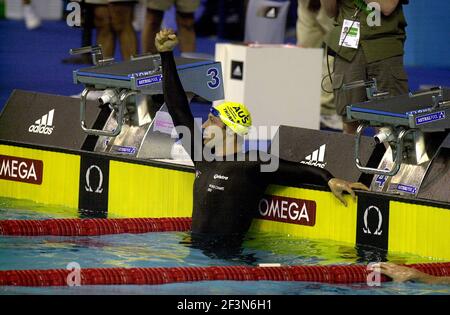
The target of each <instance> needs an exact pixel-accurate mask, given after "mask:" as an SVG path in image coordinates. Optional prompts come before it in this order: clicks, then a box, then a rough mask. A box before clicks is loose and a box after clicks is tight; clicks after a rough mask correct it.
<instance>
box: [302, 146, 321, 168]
mask: <svg viewBox="0 0 450 315" xmlns="http://www.w3.org/2000/svg"><path fill="white" fill-rule="evenodd" d="M326 146H327V145H326V144H323V145H321V146H320V148H319V149H317V150H315V151H314V152H313V153H311V154H310V155H308V156H307V157H305V160H304V161H301V162H300V163H302V164H306V165H311V166H317V167H320V168H325V166H326V165H327V163H326V162H325V150H326Z"/></svg>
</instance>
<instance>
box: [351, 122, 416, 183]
mask: <svg viewBox="0 0 450 315" xmlns="http://www.w3.org/2000/svg"><path fill="white" fill-rule="evenodd" d="M366 127H367V123H366V122H363V123H362V124H360V125H359V126H358V129H357V131H356V143H355V163H356V167H357V168H358V169H359V170H360V171H361V172H362V173H366V174H376V175H385V176H394V175H396V174H397V173H398V171H399V170H400V166H401V164H402V162H403V139H404V138H405V136H406V135H407V134H408V133H410V132H413V131H414V129H408V130H402V131H400V133H399V135H398V138H397V141H396V143H395V148H396V150H395V156H394V165H393V166H392V169H390V170H380V169H377V168H372V167H365V166H363V165H362V164H361V160H360V156H359V153H360V149H359V148H360V145H361V135H362V132H363V130H364V129H365V128H366Z"/></svg>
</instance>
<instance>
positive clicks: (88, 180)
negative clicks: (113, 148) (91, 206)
mask: <svg viewBox="0 0 450 315" xmlns="http://www.w3.org/2000/svg"><path fill="white" fill-rule="evenodd" d="M93 169H96V170H97V172H98V175H99V177H100V178H99V181H98V187H97V189H96V190H95V191H94V190H93V189H92V187H91V183H90V178H91V171H92V170H93ZM102 186H103V173H102V170H101V169H100V167H98V166H97V165H91V166H90V167H89V168H88V169H87V171H86V186H84V188H85V189H86V191H87V192H95V193H96V194H101V193H102V192H103V188H102Z"/></svg>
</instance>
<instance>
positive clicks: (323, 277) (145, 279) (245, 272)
mask: <svg viewBox="0 0 450 315" xmlns="http://www.w3.org/2000/svg"><path fill="white" fill-rule="evenodd" d="M408 266H409V267H412V268H415V269H418V270H420V271H422V272H425V273H428V274H431V275H434V276H450V263H426V264H411V265H408ZM370 273H372V271H371V270H368V268H367V266H366V265H331V266H281V267H249V266H226V267H223V266H210V267H166V268H86V269H80V270H79V275H80V280H81V283H80V285H157V284H166V283H175V282H193V281H225V280H232V281H263V280H266V281H307V282H322V283H332V284H351V283H367V280H368V276H369V275H370ZM73 277H75V276H74V271H73V270H66V269H52V270H5V271H0V286H33V287H49V286H67V285H68V283H69V282H68V281H72V283H73ZM380 280H381V282H385V281H389V278H387V277H386V276H384V275H381V277H380Z"/></svg>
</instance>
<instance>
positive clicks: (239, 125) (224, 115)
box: [211, 102, 252, 136]
mask: <svg viewBox="0 0 450 315" xmlns="http://www.w3.org/2000/svg"><path fill="white" fill-rule="evenodd" d="M211 113H212V114H213V115H214V116H217V117H219V118H220V120H222V122H223V123H224V124H225V125H227V126H228V127H230V129H231V130H233V131H234V132H235V133H237V134H238V135H241V136H243V135H246V134H247V133H248V131H249V129H250V127H251V125H252V117H251V115H250V112H249V111H248V109H247V107H245V106H244V105H243V104H240V103H233V102H225V103H222V104H220V105H216V106H214V107H211Z"/></svg>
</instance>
